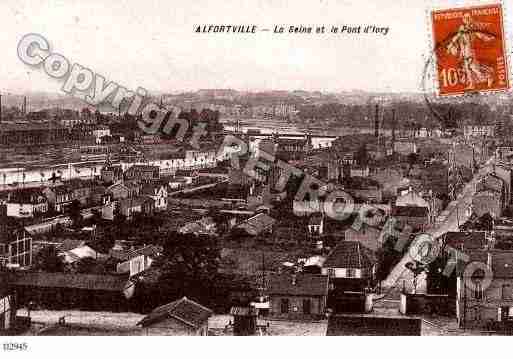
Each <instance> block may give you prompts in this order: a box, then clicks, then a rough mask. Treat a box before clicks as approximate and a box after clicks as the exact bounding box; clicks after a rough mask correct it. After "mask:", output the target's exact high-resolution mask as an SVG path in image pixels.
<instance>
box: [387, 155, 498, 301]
mask: <svg viewBox="0 0 513 359" xmlns="http://www.w3.org/2000/svg"><path fill="white" fill-rule="evenodd" d="M493 164H494V158H493V157H492V158H490V159H489V160H488V161H486V163H485V165H484V166H482V167H481V168H480V169H479V171H477V173H476V174H475V175H474V177H473V178H472V180H471V181H470V182H468V183H467V184H466V185H465V187H464V188H463V191H462V192H461V194H460V195H459V196H458V198H457V200H456V201H455V203H454V202H452V203H451V204H449V206H448V209H449V211H450V213H449V215H448V216H447V218H446V219H445V220H444V221H443V222H442V223H439V224H434V225H433V226H432V227H431V228H429V229H427V230H426V231H425V233H427V234H430V235H431V236H433V238H438V237H440V236H441V235H443V234H444V233H446V232H451V231H458V230H459V229H458V223H459V224H463V223H464V222H465V221H466V220H467V219H468V217H469V214H468V212H467V208H468V207H469V205H470V204H471V203H472V197H473V196H474V194H475V189H476V183H477V182H478V181H479V180H480V179H481V178H482V177H483V176H484V175H486V174H488V173H490V172H491V170H492V168H493ZM449 207H452V208H449ZM411 261H412V257H411V256H410V253H409V251H407V252H406V253H405V254H404V256H403V258H402V259H401V260H400V261H399V263H397V264H396V265H395V267H394V268H393V269H392V270H391V271H390V273H389V275H388V276H387V278H386V279H385V280H384V281H383V282H382V288H383V289H384V290H385V291H386V292H387V294H388V295H387V296H396V295H397V293H398V290H400V289H402V288H403V285H404V287H405V288H406V290H408V291H409V292H412V291H413V273H412V272H411V271H410V270H409V269H407V268H406V267H405V265H406V263H408V262H411ZM394 288H395V289H397V290H394ZM425 292H426V274H425V273H421V274H420V275H419V276H418V278H417V293H425ZM396 299H397V298H396Z"/></svg>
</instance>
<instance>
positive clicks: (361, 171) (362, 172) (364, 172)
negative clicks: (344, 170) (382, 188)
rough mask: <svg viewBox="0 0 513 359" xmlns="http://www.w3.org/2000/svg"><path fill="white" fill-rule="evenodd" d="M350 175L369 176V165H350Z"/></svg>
mask: <svg viewBox="0 0 513 359" xmlns="http://www.w3.org/2000/svg"><path fill="white" fill-rule="evenodd" d="M350 175H351V177H369V176H370V168H369V166H357V165H352V166H351V167H350Z"/></svg>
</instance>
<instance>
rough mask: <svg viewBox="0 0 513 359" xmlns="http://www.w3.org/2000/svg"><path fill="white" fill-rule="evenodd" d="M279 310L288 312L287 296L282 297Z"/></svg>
mask: <svg viewBox="0 0 513 359" xmlns="http://www.w3.org/2000/svg"><path fill="white" fill-rule="evenodd" d="M280 307H281V308H280V309H281V312H282V313H288V312H289V300H288V298H284V299H282V300H281V306H280Z"/></svg>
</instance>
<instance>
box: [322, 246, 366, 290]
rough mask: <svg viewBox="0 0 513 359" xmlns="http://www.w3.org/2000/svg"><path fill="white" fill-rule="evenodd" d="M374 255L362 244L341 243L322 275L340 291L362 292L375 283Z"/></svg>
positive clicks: (329, 259)
mask: <svg viewBox="0 0 513 359" xmlns="http://www.w3.org/2000/svg"><path fill="white" fill-rule="evenodd" d="M375 267H376V260H375V258H374V254H373V253H372V252H371V251H370V250H368V249H367V248H365V247H364V246H363V245H362V244H361V243H360V242H356V241H340V242H339V243H338V244H337V245H336V246H335V248H334V249H333V250H332V251H331V252H330V254H329V255H328V257H327V258H326V261H325V262H324V264H323V268H322V271H321V273H322V274H323V275H327V276H328V277H329V279H330V282H331V283H332V284H333V287H334V288H335V289H338V290H339V291H362V290H363V289H364V288H365V287H366V286H369V285H371V284H372V282H373V281H374V273H375Z"/></svg>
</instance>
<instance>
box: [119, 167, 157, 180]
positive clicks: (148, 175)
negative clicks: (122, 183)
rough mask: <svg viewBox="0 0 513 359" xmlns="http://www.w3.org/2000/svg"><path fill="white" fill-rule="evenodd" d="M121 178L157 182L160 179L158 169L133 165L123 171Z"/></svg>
mask: <svg viewBox="0 0 513 359" xmlns="http://www.w3.org/2000/svg"><path fill="white" fill-rule="evenodd" d="M123 177H124V178H125V180H143V181H151V180H158V179H159V178H160V167H158V166H149V165H133V166H132V167H129V168H128V169H127V170H126V171H125V173H124V175H123Z"/></svg>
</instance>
